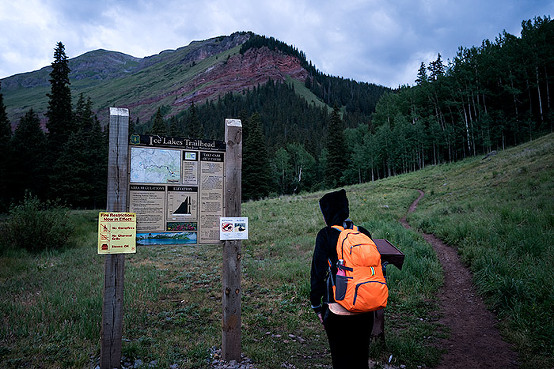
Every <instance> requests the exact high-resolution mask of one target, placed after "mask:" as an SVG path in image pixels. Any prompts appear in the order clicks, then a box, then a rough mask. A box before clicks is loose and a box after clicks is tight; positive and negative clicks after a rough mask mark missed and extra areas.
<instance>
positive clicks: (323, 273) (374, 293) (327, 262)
mask: <svg viewBox="0 0 554 369" xmlns="http://www.w3.org/2000/svg"><path fill="white" fill-rule="evenodd" d="M319 206H320V209H321V212H322V214H323V218H324V220H325V224H326V227H324V228H322V229H321V230H320V231H319V233H318V234H317V237H316V242H315V248H314V253H313V258H312V267H311V281H310V282H311V292H310V302H311V306H312V309H313V310H314V312H315V313H316V314H317V316H318V317H319V320H320V321H321V323H323V326H324V328H325V332H326V334H327V339H328V341H329V347H330V350H331V358H332V362H333V368H334V369H342V368H344V369H367V368H368V367H369V365H368V359H369V343H370V338H371V330H372V327H373V319H374V314H373V311H375V310H377V309H380V308H382V307H384V305H386V299H387V297H388V290H387V289H386V283H385V280H384V277H383V275H382V270H381V265H380V263H381V261H380V254H378V251H377V249H376V247H375V245H374V244H373V241H372V240H371V235H370V233H369V232H368V231H367V230H366V229H365V228H363V227H356V226H354V225H353V223H352V221H351V220H350V219H348V216H349V207H348V198H347V196H346V191H345V190H344V189H342V190H339V191H334V192H330V193H327V194H326V195H324V196H323V197H322V198H321V199H320V200H319ZM354 237H357V241H356V242H357V243H363V244H364V245H363V248H365V249H367V250H370V251H371V252H377V254H378V255H379V256H378V258H379V259H378V261H376V260H374V261H372V263H378V265H373V266H370V265H368V266H365V265H364V266H362V267H361V269H363V273H362V274H364V275H366V276H368V277H367V278H369V279H368V280H367V281H364V282H361V283H359V285H358V287H359V288H357V287H356V286H354V285H353V284H352V282H353V281H354V280H355V279H356V278H357V277H354V276H353V274H352V273H353V272H354V271H356V272H357V273H358V274H359V273H360V268H358V267H357V266H355V267H352V261H351V260H350V259H347V256H348V257H349V256H350V255H344V251H342V249H341V247H342V246H345V243H347V242H348V239H349V238H354ZM339 239H340V240H341V242H340V243H339ZM360 240H361V241H360ZM366 244H367V245H366ZM371 245H373V246H371ZM354 246H357V245H354ZM345 247H346V246H345ZM373 248H375V250H373ZM352 249H357V247H353V245H349V246H348V248H347V250H348V251H346V253H347V254H348V253H349V252H350V250H352ZM339 252H340V253H341V256H342V258H341V257H339ZM343 258H344V259H343ZM339 260H340V262H339ZM345 263H346V264H345ZM349 263H350V266H349V265H348V264H349ZM360 263H366V261H363V262H360ZM343 265H345V266H343ZM337 272H338V274H339V276H337ZM345 273H346V274H345ZM337 278H338V279H337ZM345 280H346V282H345V283H346V284H350V285H349V286H348V289H346V285H342V282H343V281H345ZM360 286H361V287H360ZM365 286H369V287H370V288H371V289H370V290H367V291H365V290H364V289H365ZM358 293H360V296H358V295H357V294H358ZM364 294H365V295H366V296H362V295H364ZM364 299H365V300H371V301H369V302H368V303H366V302H364V301H363V300H364ZM337 300H339V302H340V303H339V302H337ZM342 300H345V301H342ZM346 300H349V301H348V304H346V303H345V302H346ZM373 300H375V301H376V302H375V301H373ZM360 304H362V305H360ZM343 305H344V306H346V307H344V306H343ZM366 305H367V306H366Z"/></svg>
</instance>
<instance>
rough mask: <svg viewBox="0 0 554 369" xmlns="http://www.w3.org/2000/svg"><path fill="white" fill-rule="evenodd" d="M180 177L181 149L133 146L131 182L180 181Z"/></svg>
mask: <svg viewBox="0 0 554 369" xmlns="http://www.w3.org/2000/svg"><path fill="white" fill-rule="evenodd" d="M180 178H181V152H180V151H179V150H165V149H150V148H143V147H132V148H131V182H135V183H179V181H180Z"/></svg>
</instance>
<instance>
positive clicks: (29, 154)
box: [8, 109, 48, 200]
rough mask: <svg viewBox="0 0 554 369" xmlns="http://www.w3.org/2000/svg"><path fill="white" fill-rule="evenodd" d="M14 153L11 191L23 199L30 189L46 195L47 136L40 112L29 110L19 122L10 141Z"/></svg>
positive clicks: (39, 195) (10, 176) (17, 198)
mask: <svg viewBox="0 0 554 369" xmlns="http://www.w3.org/2000/svg"><path fill="white" fill-rule="evenodd" d="M11 147H12V150H13V152H14V153H17V155H13V157H12V160H11V162H10V168H9V171H10V175H9V177H8V179H9V181H10V189H11V190H10V193H11V194H12V195H13V197H14V199H15V200H22V199H23V197H24V195H25V192H26V191H30V192H31V193H32V194H33V195H35V196H38V197H39V198H43V199H44V198H45V196H46V193H47V190H48V188H47V187H46V184H47V181H46V177H47V172H46V170H47V168H46V160H47V157H46V155H45V154H46V137H45V135H44V132H43V131H42V129H41V127H40V120H39V117H38V115H37V114H36V113H35V112H34V111H33V109H31V110H29V111H28V112H27V113H26V114H25V115H24V116H23V117H22V118H21V120H20V121H19V124H18V126H17V128H16V129H15V132H14V134H13V137H12V140H11Z"/></svg>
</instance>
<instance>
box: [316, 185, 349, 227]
mask: <svg viewBox="0 0 554 369" xmlns="http://www.w3.org/2000/svg"><path fill="white" fill-rule="evenodd" d="M319 208H320V209H321V213H322V214H323V218H324V219H325V223H326V224H327V225H328V226H333V225H342V224H343V222H344V221H345V220H346V219H348V215H349V211H348V198H347V197H346V191H345V190H344V189H342V190H339V191H334V192H329V193H328V194H325V196H323V197H322V198H321V199H320V200H319Z"/></svg>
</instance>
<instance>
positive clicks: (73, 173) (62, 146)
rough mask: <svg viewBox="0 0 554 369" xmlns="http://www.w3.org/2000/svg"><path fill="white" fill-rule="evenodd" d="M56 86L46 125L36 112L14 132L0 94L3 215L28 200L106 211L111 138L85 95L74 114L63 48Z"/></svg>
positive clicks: (57, 55)
mask: <svg viewBox="0 0 554 369" xmlns="http://www.w3.org/2000/svg"><path fill="white" fill-rule="evenodd" d="M50 85H51V89H50V93H49V94H48V98H49V101H48V108H47V109H48V110H47V112H46V117H47V120H46V122H41V120H40V118H39V115H38V113H37V112H36V111H34V110H33V109H32V108H31V109H29V110H28V111H27V112H26V113H25V115H24V116H23V117H22V118H21V119H20V121H19V122H18V124H17V126H16V128H15V130H14V131H13V132H12V128H11V123H10V122H9V121H8V118H7V115H6V108H5V105H4V101H3V96H2V94H1V93H0V145H1V147H0V151H1V152H2V155H1V158H0V210H1V211H6V210H7V209H8V207H9V206H10V204H15V203H18V202H19V201H21V200H23V198H24V197H25V196H26V195H27V194H31V195H32V196H36V197H37V198H39V199H41V200H60V201H61V202H62V203H63V204H64V205H68V206H72V207H78V208H102V207H104V206H105V203H106V181H107V178H106V177H107V154H108V150H107V135H106V132H104V130H103V129H102V127H101V125H100V122H99V121H98V119H97V117H96V115H95V114H94V112H93V111H92V102H91V100H90V98H87V97H85V96H84V95H82V94H81V95H79V98H78V101H77V104H76V106H75V108H73V105H72V99H71V89H70V81H69V67H68V60H67V56H66V54H65V47H64V45H63V44H62V43H61V42H59V43H58V44H57V45H56V48H55V51H54V61H53V62H52V71H51V73H50ZM0 87H1V86H0ZM0 92H1V90H0ZM45 132H46V133H45Z"/></svg>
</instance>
